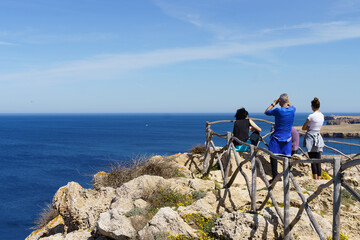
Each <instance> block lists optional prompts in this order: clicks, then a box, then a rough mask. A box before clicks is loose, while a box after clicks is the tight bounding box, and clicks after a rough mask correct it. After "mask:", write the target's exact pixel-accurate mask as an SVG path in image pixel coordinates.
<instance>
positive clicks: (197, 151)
mask: <svg viewBox="0 0 360 240" xmlns="http://www.w3.org/2000/svg"><path fill="white" fill-rule="evenodd" d="M205 150H206V147H205V145H196V146H195V147H193V148H192V149H190V151H191V153H193V154H205Z"/></svg>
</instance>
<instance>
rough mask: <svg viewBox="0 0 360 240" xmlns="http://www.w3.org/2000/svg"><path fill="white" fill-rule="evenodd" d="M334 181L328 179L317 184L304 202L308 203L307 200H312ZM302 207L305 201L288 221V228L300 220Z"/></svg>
mask: <svg viewBox="0 0 360 240" xmlns="http://www.w3.org/2000/svg"><path fill="white" fill-rule="evenodd" d="M333 183H334V179H331V180H329V181H328V182H327V183H324V184H321V185H319V186H318V188H317V189H316V191H315V192H314V193H313V194H312V195H310V196H309V197H308V199H307V200H306V204H309V202H311V201H312V200H314V199H315V198H316V197H317V196H319V195H320V193H321V191H322V190H323V189H325V188H327V187H329V186H330V185H331V184H333ZM304 208H305V203H303V204H301V205H300V207H299V211H298V213H297V214H296V217H295V218H294V220H293V221H292V222H291V223H290V225H289V226H290V229H292V228H293V227H294V226H295V224H296V223H297V222H298V221H299V220H300V217H301V215H302V213H303V211H304Z"/></svg>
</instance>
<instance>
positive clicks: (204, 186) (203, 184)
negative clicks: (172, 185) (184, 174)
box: [188, 178, 215, 192]
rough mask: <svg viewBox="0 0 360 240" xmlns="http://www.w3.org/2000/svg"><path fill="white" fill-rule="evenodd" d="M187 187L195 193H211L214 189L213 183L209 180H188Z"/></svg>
mask: <svg viewBox="0 0 360 240" xmlns="http://www.w3.org/2000/svg"><path fill="white" fill-rule="evenodd" d="M188 186H189V187H190V188H192V189H194V190H195V191H205V192H207V191H211V190H213V189H215V183H214V182H213V181H211V180H202V179H198V178H195V179H190V180H189V181H188Z"/></svg>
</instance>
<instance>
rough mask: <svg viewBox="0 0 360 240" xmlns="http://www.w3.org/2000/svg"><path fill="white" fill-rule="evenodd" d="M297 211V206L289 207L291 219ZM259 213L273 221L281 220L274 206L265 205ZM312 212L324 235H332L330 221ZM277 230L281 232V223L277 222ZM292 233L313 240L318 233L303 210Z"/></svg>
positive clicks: (305, 239)
mask: <svg viewBox="0 0 360 240" xmlns="http://www.w3.org/2000/svg"><path fill="white" fill-rule="evenodd" d="M281 211H283V208H281ZM298 211H299V209H298V208H294V207H290V208H289V214H290V219H291V220H292V219H294V217H295V216H296V214H297V213H298ZM260 214H261V215H263V216H264V217H265V218H268V219H272V221H273V222H279V223H280V222H281V220H280V219H279V218H278V216H277V215H276V211H275V208H274V207H271V208H269V207H267V208H265V209H263V210H262V211H261V212H260ZM312 214H313V216H314V218H315V220H316V221H317V223H318V224H319V225H320V227H321V229H322V231H323V233H324V235H325V236H332V225H331V223H330V222H329V221H328V220H327V219H325V218H323V217H322V216H320V215H319V214H317V213H316V212H313V213H312ZM278 232H283V226H282V225H281V224H279V228H278ZM292 233H293V234H294V236H301V238H300V239H304V240H313V239H317V238H318V235H317V233H316V231H315V230H314V228H313V227H312V225H311V222H310V220H309V218H308V216H307V214H306V213H305V211H304V212H303V214H302V216H301V218H300V220H299V222H298V223H297V224H296V225H295V226H294V228H293V230H292Z"/></svg>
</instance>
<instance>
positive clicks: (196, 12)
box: [0, 0, 360, 113]
mask: <svg viewBox="0 0 360 240" xmlns="http://www.w3.org/2000/svg"><path fill="white" fill-rule="evenodd" d="M0 53H1V54H0V66H1V67H0V82H1V94H0V112H1V113H118V112H127V113H128V112H130V113H132V112H140V113H142V112H234V111H235V110H236V109H237V108H239V107H246V108H247V109H248V111H249V112H263V111H264V110H265V108H266V107H268V106H269V105H270V104H271V103H272V101H273V100H274V99H275V98H276V97H278V96H279V95H280V94H281V93H283V92H286V93H288V94H289V96H290V100H291V102H292V103H293V104H294V105H295V106H296V107H297V110H298V112H310V111H311V109H310V101H311V100H312V99H313V97H315V96H316V97H318V98H319V99H320V101H321V110H322V111H323V112H360V101H359V89H360V81H359V76H360V67H359V63H360V0H336V1H334V0H326V1H323V0H318V1H243V0H152V1H151V0H133V1H126V0H86V1H85V0H76V1H69V0H61V1H60V0H57V1H56V0H32V1H28V0H24V1H22V0H1V1H0Z"/></svg>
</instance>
